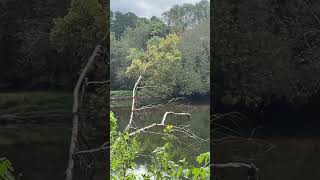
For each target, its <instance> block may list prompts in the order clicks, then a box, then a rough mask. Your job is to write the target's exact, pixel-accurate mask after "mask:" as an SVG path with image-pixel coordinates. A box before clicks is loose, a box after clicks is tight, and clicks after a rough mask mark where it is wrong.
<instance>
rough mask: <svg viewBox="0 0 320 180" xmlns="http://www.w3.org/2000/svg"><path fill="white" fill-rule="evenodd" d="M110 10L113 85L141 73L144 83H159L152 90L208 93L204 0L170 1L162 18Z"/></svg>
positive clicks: (128, 84)
mask: <svg viewBox="0 0 320 180" xmlns="http://www.w3.org/2000/svg"><path fill="white" fill-rule="evenodd" d="M112 14H113V18H112V19H111V85H112V88H113V90H118V89H128V88H131V87H132V84H133V82H134V81H135V80H136V79H137V77H138V76H139V75H142V74H143V75H144V79H145V81H144V84H145V85H146V86H154V85H155V84H158V85H159V84H161V87H160V88H157V91H156V92H155V93H160V92H161V93H165V94H167V95H194V94H201V95H205V94H208V93H209V72H210V71H209V67H210V63H209V2H208V1H205V0H204V1H201V2H199V3H196V4H183V5H175V6H173V7H172V8H171V9H170V10H168V11H167V12H164V13H163V17H162V18H157V17H151V18H150V19H147V18H141V17H137V16H135V15H134V14H133V13H121V12H115V13H112ZM118 27H119V28H118ZM124 29H125V30H124ZM194 83H196V85H195V84H194Z"/></svg>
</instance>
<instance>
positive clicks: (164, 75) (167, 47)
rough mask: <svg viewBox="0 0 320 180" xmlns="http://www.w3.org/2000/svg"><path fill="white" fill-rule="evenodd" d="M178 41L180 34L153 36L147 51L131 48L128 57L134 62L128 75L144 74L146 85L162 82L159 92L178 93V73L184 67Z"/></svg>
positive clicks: (129, 68) (128, 70)
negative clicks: (163, 36) (164, 36)
mask: <svg viewBox="0 0 320 180" xmlns="http://www.w3.org/2000/svg"><path fill="white" fill-rule="evenodd" d="M178 43H179V38H178V36H177V35H175V34H169V35H167V36H166V38H159V37H153V38H151V39H150V40H149V41H148V46H147V50H146V51H139V50H137V49H131V51H130V55H129V56H128V58H129V59H130V60H131V62H132V63H131V66H129V67H128V69H127V71H126V73H127V75H128V76H129V77H135V78H136V77H138V76H139V75H142V74H143V76H144V78H145V79H146V80H145V85H146V86H156V85H159V84H161V85H162V87H161V88H158V91H159V92H161V93H166V94H168V93H169V94H172V93H178V90H179V89H178V85H179V84H178V81H179V80H178V75H179V72H180V71H181V68H182V67H181V63H180V61H181V52H180V51H179V49H178Z"/></svg>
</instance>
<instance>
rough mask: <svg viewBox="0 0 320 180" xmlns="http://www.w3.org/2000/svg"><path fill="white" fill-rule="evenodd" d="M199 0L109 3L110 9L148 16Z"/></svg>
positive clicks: (122, 1) (142, 0)
mask: <svg viewBox="0 0 320 180" xmlns="http://www.w3.org/2000/svg"><path fill="white" fill-rule="evenodd" d="M199 1H201V0H111V1H110V5H111V10H112V11H121V12H133V13H135V14H136V15H137V16H140V17H147V18H150V17H152V16H158V17H160V16H161V14H162V13H163V12H165V11H166V10H169V9H170V8H171V7H172V6H173V5H174V4H184V3H192V4H195V3H197V2H199Z"/></svg>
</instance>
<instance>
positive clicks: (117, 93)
mask: <svg viewBox="0 0 320 180" xmlns="http://www.w3.org/2000/svg"><path fill="white" fill-rule="evenodd" d="M110 96H111V97H127V96H132V91H128V90H117V91H111V92H110Z"/></svg>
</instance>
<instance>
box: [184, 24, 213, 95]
mask: <svg viewBox="0 0 320 180" xmlns="http://www.w3.org/2000/svg"><path fill="white" fill-rule="evenodd" d="M209 26H210V25H209V23H208V22H203V23H200V24H198V25H195V26H193V27H192V28H190V29H188V30H186V31H185V32H184V33H183V34H182V35H181V43H180V45H179V49H180V50H181V53H182V66H183V71H182V73H181V78H180V84H181V93H182V94H186V95H191V94H206V93H208V92H209V91H210V87H209V85H210V49H209V48H210V45H209V44H210V27H209Z"/></svg>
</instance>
